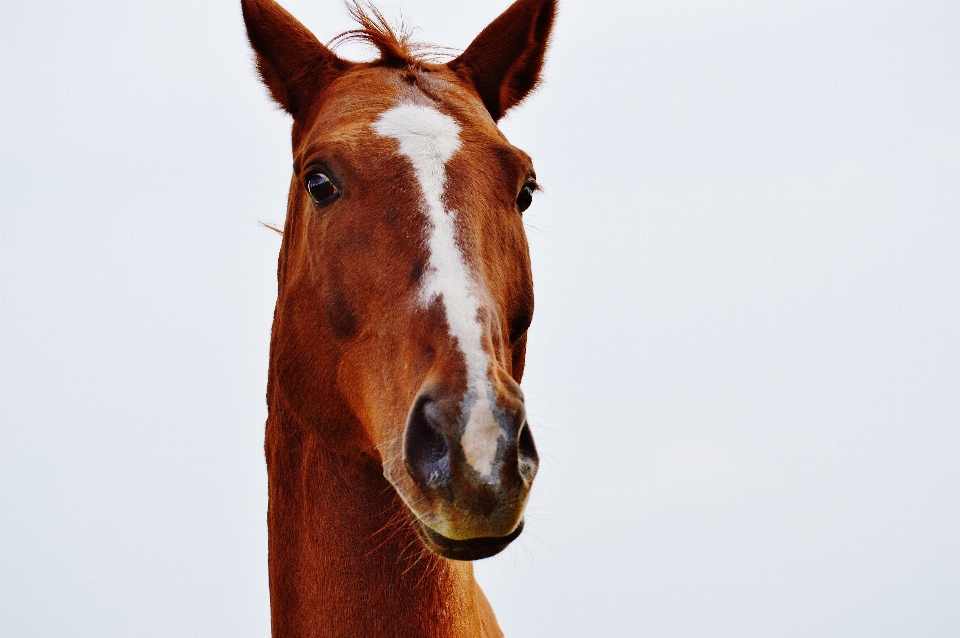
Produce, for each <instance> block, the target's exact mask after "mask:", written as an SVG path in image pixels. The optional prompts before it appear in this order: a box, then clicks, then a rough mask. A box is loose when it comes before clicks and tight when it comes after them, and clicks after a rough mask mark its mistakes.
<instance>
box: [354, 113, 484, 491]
mask: <svg viewBox="0 0 960 638" xmlns="http://www.w3.org/2000/svg"><path fill="white" fill-rule="evenodd" d="M373 130H374V131H376V133H377V134H378V135H382V136H383V137H389V138H392V139H394V140H396V141H397V142H398V143H399V144H400V154H401V155H403V156H404V157H406V158H407V159H408V160H410V163H411V164H412V165H413V172H414V174H415V175H416V177H417V182H418V183H419V184H420V188H421V190H422V191H423V210H424V213H425V214H426V216H427V221H428V227H427V233H428V236H427V248H428V249H429V254H430V263H429V268H428V269H427V273H426V274H425V276H424V282H423V288H422V289H421V291H420V295H421V301H422V302H423V303H424V304H425V305H426V304H429V303H431V302H432V301H433V300H434V299H436V298H437V297H439V298H440V299H441V301H442V303H443V308H444V311H445V313H446V319H447V325H448V326H449V327H450V334H451V336H453V337H454V338H455V339H456V340H457V345H458V347H459V348H460V350H461V352H463V357H464V359H465V360H466V364H467V396H466V397H464V404H463V405H464V408H465V409H469V410H470V413H469V415H468V417H467V425H466V428H465V430H464V433H463V437H462V438H461V445H462V446H463V453H464V455H465V456H466V459H467V463H469V464H470V465H471V467H473V469H475V470H476V471H477V472H479V473H480V474H482V475H484V476H489V475H490V473H491V470H492V468H493V461H494V459H495V458H496V455H497V441H498V440H499V438H500V437H501V436H502V435H503V432H502V431H501V429H500V426H499V425H497V422H496V419H494V416H493V403H492V396H493V389H492V387H491V386H490V381H489V379H488V378H487V370H488V368H489V366H490V360H489V357H488V356H487V352H486V350H484V348H483V327H482V326H481V325H480V321H479V316H478V315H479V312H480V301H479V299H478V298H477V295H476V292H475V289H476V283H475V282H474V281H473V279H472V278H471V276H470V271H469V269H468V268H467V265H466V263H465V262H464V259H463V255H462V254H461V252H460V248H459V247H458V246H457V239H456V224H455V221H456V216H457V213H456V211H453V210H451V211H447V210H445V209H444V206H443V192H444V187H445V185H446V178H447V173H446V165H447V162H448V161H449V160H450V158H451V157H453V155H454V154H455V153H456V152H457V150H459V148H460V127H459V126H458V125H457V122H456V120H454V119H453V118H452V117H450V116H449V115H446V114H444V113H441V112H440V111H438V110H437V109H435V108H432V107H430V106H423V105H419V104H412V103H401V104H399V105H397V106H395V107H393V108H392V109H390V110H388V111H385V112H384V113H383V114H382V115H381V116H380V118H379V119H378V120H377V121H376V122H374V124H373Z"/></svg>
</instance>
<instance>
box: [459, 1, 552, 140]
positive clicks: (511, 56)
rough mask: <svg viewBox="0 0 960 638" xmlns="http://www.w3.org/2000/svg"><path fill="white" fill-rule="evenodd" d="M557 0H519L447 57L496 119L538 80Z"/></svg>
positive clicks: (516, 102)
mask: <svg viewBox="0 0 960 638" xmlns="http://www.w3.org/2000/svg"><path fill="white" fill-rule="evenodd" d="M556 12H557V0H517V1H516V2H514V3H513V4H512V5H511V6H510V8H509V9H507V10H506V11H504V12H503V13H502V14H501V15H500V17H498V18H497V19H496V20H494V21H493V22H491V23H490V24H489V25H487V28H486V29H484V30H483V31H481V32H480V35H478V36H477V37H476V38H475V39H474V41H473V42H471V43H470V46H468V47H467V49H466V51H464V52H463V53H462V54H461V55H460V56H459V57H457V58H456V59H455V60H452V61H450V62H449V63H448V65H447V66H448V67H449V68H450V69H451V70H453V71H454V72H455V73H457V75H459V76H460V77H462V78H463V79H465V80H467V81H468V82H470V83H471V84H472V85H473V86H474V88H475V89H476V90H477V93H478V94H479V96H480V99H481V100H483V104H484V105H485V106H486V107H487V110H488V111H489V112H490V116H491V117H493V119H494V121H496V120H499V119H500V118H501V117H503V116H504V114H505V113H506V112H507V111H508V110H509V109H510V108H512V107H514V106H516V105H517V104H519V103H520V101H521V100H523V98H525V97H526V96H527V95H528V94H529V93H530V92H531V91H532V90H533V89H534V88H535V87H536V86H537V84H538V83H539V81H540V71H541V69H542V68H543V59H544V55H545V54H546V52H547V44H548V41H549V39H550V32H551V29H552V28H553V21H554V17H555V16H556Z"/></svg>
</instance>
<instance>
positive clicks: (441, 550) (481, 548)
mask: <svg viewBox="0 0 960 638" xmlns="http://www.w3.org/2000/svg"><path fill="white" fill-rule="evenodd" d="M417 529H418V530H419V531H420V536H421V538H423V539H424V541H425V542H426V544H427V547H429V548H430V549H431V550H432V551H433V552H434V553H436V554H439V555H440V556H443V557H444V558H449V559H450V560H480V559H481V558H490V557H491V556H494V555H496V554H499V553H500V552H502V551H503V550H504V549H506V548H507V545H509V544H510V543H512V542H513V541H515V540H516V539H517V537H518V536H520V532H522V531H523V519H520V523H519V524H518V525H517V528H516V529H515V530H513V531H512V532H511V533H509V534H507V535H506V536H481V537H480V538H470V539H467V540H462V541H458V540H454V539H452V538H447V537H446V536H444V535H443V534H438V533H437V532H435V531H433V530H432V529H430V528H429V527H427V526H426V525H424V524H423V523H421V522H420V521H419V520H418V521H417Z"/></svg>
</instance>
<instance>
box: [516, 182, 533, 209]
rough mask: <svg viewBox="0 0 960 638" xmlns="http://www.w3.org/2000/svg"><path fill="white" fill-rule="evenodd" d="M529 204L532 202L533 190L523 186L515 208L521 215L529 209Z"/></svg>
mask: <svg viewBox="0 0 960 638" xmlns="http://www.w3.org/2000/svg"><path fill="white" fill-rule="evenodd" d="M531 202H533V189H532V188H530V187H529V186H524V187H523V189H522V190H521V191H520V194H519V195H517V208H518V209H519V210H520V212H521V213H522V212H523V211H525V210H527V209H528V208H530V203H531Z"/></svg>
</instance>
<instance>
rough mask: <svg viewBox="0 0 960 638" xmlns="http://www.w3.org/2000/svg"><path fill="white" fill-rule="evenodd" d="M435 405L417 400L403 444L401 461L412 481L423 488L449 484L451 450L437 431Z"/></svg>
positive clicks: (421, 399) (424, 398)
mask: <svg viewBox="0 0 960 638" xmlns="http://www.w3.org/2000/svg"><path fill="white" fill-rule="evenodd" d="M439 420H440V419H439V415H438V411H437V405H436V403H435V402H434V401H431V400H430V399H428V398H427V397H421V398H420V399H418V400H417V402H416V404H415V405H414V407H413V410H411V411H410V419H409V421H408V423H407V430H406V432H405V434H404V441H403V460H404V463H405V464H406V466H407V471H408V472H409V473H410V476H411V478H413V480H415V481H416V482H417V483H419V484H420V485H421V486H424V487H441V486H443V485H446V484H448V483H449V482H450V451H449V448H448V447H447V440H446V437H445V436H444V435H443V433H442V432H441V431H440V428H439V425H438V422H439Z"/></svg>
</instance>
